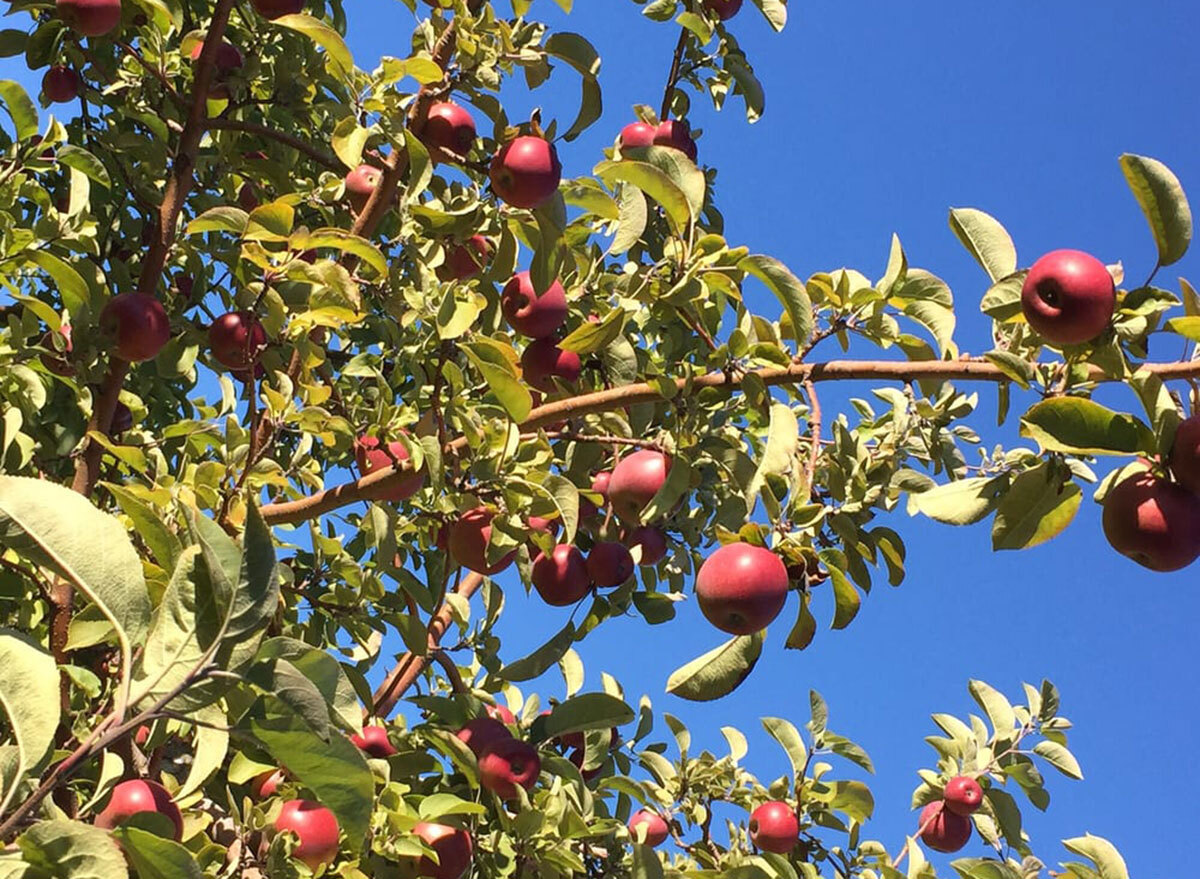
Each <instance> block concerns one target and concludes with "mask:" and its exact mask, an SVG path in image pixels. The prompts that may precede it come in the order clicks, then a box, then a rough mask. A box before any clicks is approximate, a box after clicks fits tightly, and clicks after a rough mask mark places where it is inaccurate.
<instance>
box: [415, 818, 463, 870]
mask: <svg viewBox="0 0 1200 879" xmlns="http://www.w3.org/2000/svg"><path fill="white" fill-rule="evenodd" d="M413 833H414V834H416V836H417V837H418V838H419V839H420V840H421V842H423V843H425V844H426V845H427V846H429V847H430V848H431V849H433V851H434V853H435V854H436V855H437V862H436V863H434V860H433V858H431V857H429V856H428V855H422V856H421V858H420V860H419V861H418V862H417V864H416V871H417V875H418V876H423V877H428V879H460V877H462V876H463V875H464V874H465V873H466V872H467V870H468V869H470V867H471V855H472V852H473V850H474V845H473V843H472V841H471V834H470V833H468V832H467V831H465V830H463V829H461V828H459V827H451V826H449V825H448V824H436V823H432V822H428V821H420V822H418V823H417V825H416V826H415V827H413Z"/></svg>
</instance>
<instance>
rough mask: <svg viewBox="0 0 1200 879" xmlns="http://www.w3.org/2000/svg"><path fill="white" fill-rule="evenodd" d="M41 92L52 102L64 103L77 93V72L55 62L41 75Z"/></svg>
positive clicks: (73, 97) (72, 98) (71, 99)
mask: <svg viewBox="0 0 1200 879" xmlns="http://www.w3.org/2000/svg"><path fill="white" fill-rule="evenodd" d="M42 93H43V94H45V96H46V100H47V101H49V102H50V103H52V104H65V103H67V102H68V101H73V100H75V98H76V97H77V96H78V95H79V74H78V73H76V72H75V71H74V70H72V69H71V68H70V67H64V66H63V65H62V64H55V65H54V66H53V67H51V68H50V69H49V70H47V71H46V75H45V76H43V77H42Z"/></svg>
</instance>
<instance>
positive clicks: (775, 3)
mask: <svg viewBox="0 0 1200 879" xmlns="http://www.w3.org/2000/svg"><path fill="white" fill-rule="evenodd" d="M754 5H755V6H757V7H758V8H759V11H760V12H762V14H763V17H764V18H766V20H767V23H768V24H770V25H771V27H772V28H773V29H774V30H775V32H776V33H779V32H780V31H781V30H783V28H784V26H785V25H786V24H787V0H754Z"/></svg>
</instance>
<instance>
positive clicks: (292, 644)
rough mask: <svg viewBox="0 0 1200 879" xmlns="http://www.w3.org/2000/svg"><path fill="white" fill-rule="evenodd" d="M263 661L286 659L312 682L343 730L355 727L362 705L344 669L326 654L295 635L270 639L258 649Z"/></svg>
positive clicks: (356, 726) (359, 722) (358, 721)
mask: <svg viewBox="0 0 1200 879" xmlns="http://www.w3.org/2000/svg"><path fill="white" fill-rule="evenodd" d="M258 655H259V657H260V658H261V659H263V660H267V661H269V660H272V659H286V660H288V662H290V663H291V664H292V666H293V667H295V668H296V669H298V670H299V671H300V672H302V673H303V674H304V676H305V677H306V678H308V679H309V680H310V681H312V683H313V685H314V686H315V687H316V688H317V691H318V692H319V693H320V694H321V697H322V698H323V699H324V700H325V702H326V704H327V705H328V706H329V707H330V709H332V710H333V712H334V714H335V715H336V716H337V717H338V718H340V719H341V722H342V724H343V726H344V727H345V728H346V729H352V730H357V729H358V727H359V725H360V724H361V722H362V708H361V707H360V706H359V703H358V696H357V695H356V694H355V692H354V685H353V684H351V683H350V678H349V677H348V676H347V675H346V670H345V669H344V668H342V664H341V663H340V662H338V661H337V660H336V659H335V658H334V657H333V656H331V655H330V654H329V653H326V652H325V651H324V650H320V649H318V648H316V647H313V646H312V645H310V644H305V643H304V642H303V641H297V640H296V639H295V638H283V637H279V638H271V639H270V640H268V641H265V642H264V643H263V645H262V647H260V648H259V651H258Z"/></svg>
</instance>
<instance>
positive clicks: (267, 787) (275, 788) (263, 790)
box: [250, 769, 287, 800]
mask: <svg viewBox="0 0 1200 879" xmlns="http://www.w3.org/2000/svg"><path fill="white" fill-rule="evenodd" d="M286 778H287V773H285V772H284V771H283V770H282V769H268V770H267V771H266V772H260V773H259V774H258V775H256V776H254V778H253V779H252V780H251V782H250V793H252V794H253V795H254V798H255V799H256V800H266V799H270V798H271V797H273V796H275V794H277V793H279V786H280V785H282V784H283V782H284V780H285V779H286Z"/></svg>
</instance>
